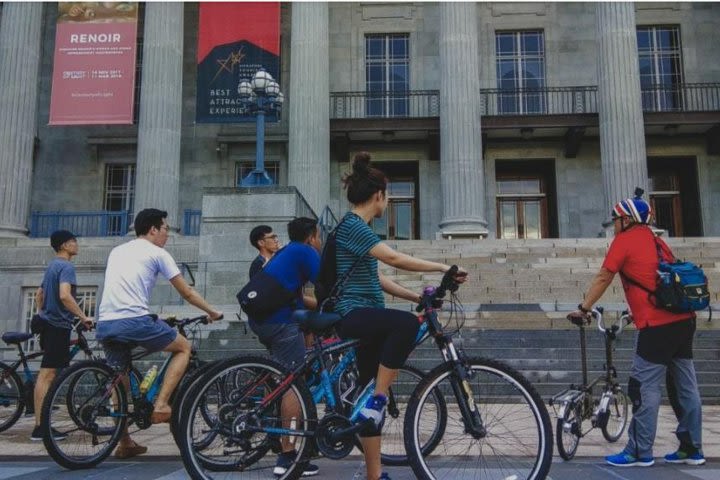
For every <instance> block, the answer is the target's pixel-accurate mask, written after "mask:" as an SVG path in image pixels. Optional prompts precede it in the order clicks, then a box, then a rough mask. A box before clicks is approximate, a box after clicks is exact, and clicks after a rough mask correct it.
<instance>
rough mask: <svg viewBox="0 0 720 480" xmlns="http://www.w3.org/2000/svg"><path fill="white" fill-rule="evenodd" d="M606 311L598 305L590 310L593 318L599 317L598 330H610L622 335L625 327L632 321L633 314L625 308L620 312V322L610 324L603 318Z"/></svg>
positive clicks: (603, 331)
mask: <svg viewBox="0 0 720 480" xmlns="http://www.w3.org/2000/svg"><path fill="white" fill-rule="evenodd" d="M604 311H605V310H604V309H603V308H602V307H596V308H593V309H592V310H591V312H590V313H591V314H592V316H593V318H595V319H597V322H598V330H600V331H601V332H602V333H605V332H606V331H608V330H610V332H612V333H614V334H615V335H620V334H621V333H622V331H623V329H624V328H625V327H626V326H627V325H629V324H630V323H631V322H632V316H631V315H630V312H628V311H627V310H623V312H622V313H621V314H620V319H619V321H618V322H613V323H612V324H611V325H609V326H608V325H605V320H604V318H603V312H604Z"/></svg>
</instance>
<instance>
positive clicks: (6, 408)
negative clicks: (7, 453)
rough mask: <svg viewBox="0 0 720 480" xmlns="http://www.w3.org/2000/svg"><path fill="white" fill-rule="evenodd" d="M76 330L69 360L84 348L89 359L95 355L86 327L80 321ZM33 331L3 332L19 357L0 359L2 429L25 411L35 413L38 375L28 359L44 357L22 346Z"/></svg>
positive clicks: (71, 342)
mask: <svg viewBox="0 0 720 480" xmlns="http://www.w3.org/2000/svg"><path fill="white" fill-rule="evenodd" d="M73 330H74V331H75V332H76V333H77V338H74V339H72V340H70V360H72V359H73V358H75V356H76V355H77V354H78V353H79V352H83V353H84V354H85V356H86V357H87V358H88V359H93V358H96V357H95V355H94V353H93V351H92V349H91V348H90V345H89V344H88V341H87V338H85V335H84V334H83V332H84V331H85V327H84V326H83V324H82V323H81V322H78V323H76V324H75V325H74V326H73ZM33 336H34V334H32V333H25V332H6V333H4V334H3V335H2V341H3V342H5V344H6V345H8V346H12V345H15V346H16V347H17V350H18V356H19V357H20V358H19V359H18V360H17V361H16V362H15V363H13V364H12V365H7V364H6V363H3V362H0V432H4V431H5V430H7V429H9V428H10V427H12V426H13V425H15V423H16V422H17V421H18V420H19V419H20V417H21V416H22V414H23V411H25V412H26V414H28V415H32V414H34V413H35V405H34V397H33V393H34V391H35V377H33V373H32V371H31V370H30V366H29V365H28V362H29V361H30V360H35V359H36V358H39V357H42V356H43V354H44V352H43V351H38V352H33V353H29V354H26V353H25V350H24V349H23V346H22V344H23V342H25V341H27V340H29V339H31V338H32V337H33ZM21 365H22V367H23V371H22V374H23V378H24V380H25V381H24V382H23V381H22V380H21V378H20V375H18V373H17V372H18V369H19V368H20V366H21Z"/></svg>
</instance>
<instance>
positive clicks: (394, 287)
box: [378, 272, 420, 303]
mask: <svg viewBox="0 0 720 480" xmlns="http://www.w3.org/2000/svg"><path fill="white" fill-rule="evenodd" d="M378 276H379V277H380V286H381V287H382V289H383V291H384V292H386V293H389V294H390V295H392V296H393V297H398V298H403V299H405V300H408V301H410V302H415V303H418V302H420V295H419V294H418V293H416V292H413V291H412V290H408V289H407V288H405V287H403V286H402V285H399V284H397V283H395V282H394V281H393V280H391V279H389V278H388V277H386V276H385V275H383V274H382V273H380V272H378Z"/></svg>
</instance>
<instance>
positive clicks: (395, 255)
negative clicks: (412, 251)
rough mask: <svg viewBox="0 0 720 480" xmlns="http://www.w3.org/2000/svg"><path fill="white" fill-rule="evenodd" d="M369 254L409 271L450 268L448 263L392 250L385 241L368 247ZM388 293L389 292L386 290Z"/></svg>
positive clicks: (435, 270)
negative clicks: (370, 247) (430, 260)
mask: <svg viewBox="0 0 720 480" xmlns="http://www.w3.org/2000/svg"><path fill="white" fill-rule="evenodd" d="M370 255H372V256H373V257H375V258H377V259H378V260H380V261H381V262H383V263H385V264H387V265H390V266H392V267H395V268H400V269H402V270H408V271H411V272H442V273H445V272H447V271H448V270H450V266H449V265H444V264H442V263H437V262H429V261H427V260H423V259H421V258H416V257H411V256H410V255H406V254H404V253H401V252H398V251H396V250H393V249H392V248H390V247H389V246H388V245H387V244H385V243H382V242H380V243H378V244H377V245H375V246H374V247H373V248H372V249H370ZM388 293H390V292H388Z"/></svg>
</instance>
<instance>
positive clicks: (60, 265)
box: [38, 257, 77, 329]
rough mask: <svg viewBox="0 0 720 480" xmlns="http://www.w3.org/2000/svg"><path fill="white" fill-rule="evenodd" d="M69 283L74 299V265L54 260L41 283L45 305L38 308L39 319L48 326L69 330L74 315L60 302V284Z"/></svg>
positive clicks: (59, 259)
mask: <svg viewBox="0 0 720 480" xmlns="http://www.w3.org/2000/svg"><path fill="white" fill-rule="evenodd" d="M61 283H69V284H70V285H71V289H72V296H73V297H74V296H75V294H76V290H77V279H76V277H75V265H73V264H72V262H69V261H68V260H65V259H62V258H58V257H56V258H54V259H53V260H52V261H51V262H50V264H49V265H48V267H47V270H45V277H44V278H43V282H42V289H43V297H44V299H45V300H44V301H45V305H42V306H38V308H40V307H42V308H41V309H40V312H39V315H40V318H42V319H43V320H45V321H46V322H48V323H49V324H50V325H52V326H54V327H58V328H67V329H71V328H72V324H73V320H74V319H75V315H73V314H72V313H71V312H70V311H68V309H67V308H65V305H63V303H62V301H61V300H60V284H61Z"/></svg>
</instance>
